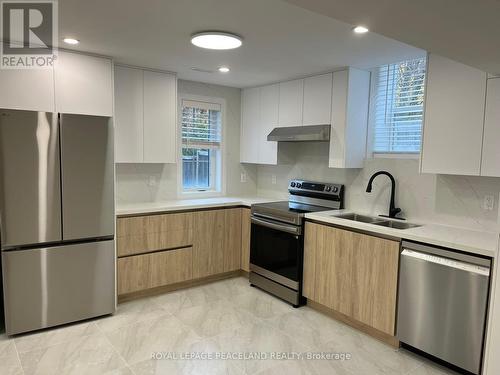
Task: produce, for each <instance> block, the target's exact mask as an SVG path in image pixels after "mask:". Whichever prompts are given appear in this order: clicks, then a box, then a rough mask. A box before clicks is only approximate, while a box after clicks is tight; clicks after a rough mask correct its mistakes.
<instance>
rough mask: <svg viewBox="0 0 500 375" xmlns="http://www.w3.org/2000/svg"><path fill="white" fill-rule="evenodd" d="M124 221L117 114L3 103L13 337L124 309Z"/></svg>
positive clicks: (1, 187) (2, 192)
mask: <svg viewBox="0 0 500 375" xmlns="http://www.w3.org/2000/svg"><path fill="white" fill-rule="evenodd" d="M114 223H115V219H114V156H113V128H112V125H111V121H110V119H109V118H107V117H99V116H83V115H71V114H57V113H48V112H35V111H18V110H2V109H0V241H1V250H2V251H1V253H2V257H1V258H2V274H3V275H2V276H3V297H4V311H5V326H6V331H7V334H8V335H12V334H17V333H21V332H27V331H32V330H36V329H40V328H45V327H51V326H55V325H59V324H64V323H69V322H73V321H77V320H81V319H86V318H90V317H95V316H99V315H105V314H110V313H113V312H114V311H115V306H116V293H115V246H114V225H115V224H114Z"/></svg>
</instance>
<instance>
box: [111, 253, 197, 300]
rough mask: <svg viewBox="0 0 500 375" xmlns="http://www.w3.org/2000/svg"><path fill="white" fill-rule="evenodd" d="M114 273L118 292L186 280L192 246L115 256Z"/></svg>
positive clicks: (120, 293) (187, 278) (190, 277)
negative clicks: (115, 268)
mask: <svg viewBox="0 0 500 375" xmlns="http://www.w3.org/2000/svg"><path fill="white" fill-rule="evenodd" d="M117 272H118V295H122V294H127V293H132V292H137V291H140V290H145V289H149V288H155V287H158V286H164V285H169V284H175V283H179V282H181V281H186V280H190V279H192V277H193V248H192V247H186V248H182V249H175V250H167V251H159V252H156V253H151V254H143V255H134V256H129V257H124V258H118V260H117Z"/></svg>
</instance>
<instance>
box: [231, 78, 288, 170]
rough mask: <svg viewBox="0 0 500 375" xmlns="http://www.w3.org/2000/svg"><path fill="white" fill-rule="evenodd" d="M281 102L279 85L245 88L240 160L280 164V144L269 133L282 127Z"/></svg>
mask: <svg viewBox="0 0 500 375" xmlns="http://www.w3.org/2000/svg"><path fill="white" fill-rule="evenodd" d="M278 105H279V84H275V85H269V86H263V87H253V88H250V89H244V90H243V92H242V96H241V106H242V112H241V140H240V162H242V163H254V164H277V161H278V144H277V142H270V141H268V140H267V135H268V134H269V133H270V132H271V130H273V129H274V128H275V127H277V126H278Z"/></svg>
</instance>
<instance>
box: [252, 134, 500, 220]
mask: <svg viewBox="0 0 500 375" xmlns="http://www.w3.org/2000/svg"><path fill="white" fill-rule="evenodd" d="M278 159H279V160H280V164H279V165H277V166H258V168H257V194H258V195H259V196H263V197H275V198H286V197H287V190H286V189H287V185H288V181H289V180H290V179H292V178H304V179H310V180H314V181H325V182H336V183H342V184H345V186H346V197H345V204H346V208H347V209H350V210H353V211H360V212H364V213H368V214H373V215H378V214H381V213H383V214H386V213H387V211H388V206H389V196H390V180H389V179H388V178H387V177H386V176H378V177H377V178H376V179H375V180H374V183H373V192H372V193H366V192H365V190H366V185H367V184H368V180H369V178H370V176H371V175H372V174H373V173H374V172H377V171H379V170H387V171H388V172H390V173H392V174H393V175H394V177H395V179H396V205H397V206H398V207H401V208H402V209H403V214H404V216H405V217H406V218H408V219H409V220H415V221H422V222H432V223H439V224H445V225H456V226H463V227H468V228H471V229H484V230H498V229H499V210H498V198H499V193H500V178H489V177H469V176H451V175H432V174H420V173H419V161H418V160H417V159H382V158H377V159H368V160H367V161H366V162H365V167H364V168H363V169H350V170H343V169H331V168H328V145H327V144H322V143H296V144H280V146H279V157H278ZM273 175H276V176H277V183H276V184H275V185H274V184H272V176H273ZM485 195H493V196H495V198H496V200H495V205H494V209H493V210H484V209H483V199H484V196H485Z"/></svg>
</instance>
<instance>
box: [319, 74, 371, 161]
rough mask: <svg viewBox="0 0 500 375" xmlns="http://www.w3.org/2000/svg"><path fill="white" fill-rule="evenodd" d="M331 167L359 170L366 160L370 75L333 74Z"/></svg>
mask: <svg viewBox="0 0 500 375" xmlns="http://www.w3.org/2000/svg"><path fill="white" fill-rule="evenodd" d="M332 92H333V94H332V95H331V108H332V111H331V112H332V113H331V126H332V127H331V133H330V154H329V163H328V166H329V167H330V168H362V167H363V163H364V160H365V157H366V136H367V130H368V104H369V96H370V72H367V71H363V70H358V69H353V68H349V69H346V70H341V71H337V72H334V73H333V91H332Z"/></svg>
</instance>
